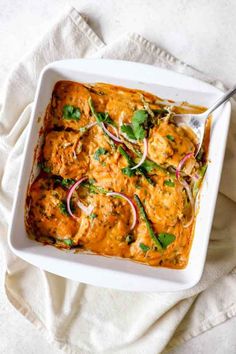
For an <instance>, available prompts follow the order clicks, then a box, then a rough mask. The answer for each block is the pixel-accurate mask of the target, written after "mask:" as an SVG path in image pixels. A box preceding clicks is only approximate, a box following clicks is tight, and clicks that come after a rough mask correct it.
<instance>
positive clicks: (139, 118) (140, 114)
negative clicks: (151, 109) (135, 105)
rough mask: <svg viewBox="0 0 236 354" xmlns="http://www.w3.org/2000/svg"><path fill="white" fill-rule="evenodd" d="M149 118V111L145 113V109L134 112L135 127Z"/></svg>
mask: <svg viewBox="0 0 236 354" xmlns="http://www.w3.org/2000/svg"><path fill="white" fill-rule="evenodd" d="M147 118H148V113H147V111H145V110H144V109H140V110H138V111H135V112H134V115H133V117H132V124H133V125H134V126H135V125H140V124H143V123H145V122H146V121H147Z"/></svg>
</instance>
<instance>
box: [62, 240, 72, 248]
mask: <svg viewBox="0 0 236 354" xmlns="http://www.w3.org/2000/svg"><path fill="white" fill-rule="evenodd" d="M63 242H64V243H65V244H66V245H67V246H70V247H71V246H72V245H73V241H72V240H70V239H67V240H63Z"/></svg>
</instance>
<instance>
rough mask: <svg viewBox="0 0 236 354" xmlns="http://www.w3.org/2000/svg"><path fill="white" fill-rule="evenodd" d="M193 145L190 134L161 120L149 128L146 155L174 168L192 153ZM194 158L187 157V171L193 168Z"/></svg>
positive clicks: (158, 162)
mask: <svg viewBox="0 0 236 354" xmlns="http://www.w3.org/2000/svg"><path fill="white" fill-rule="evenodd" d="M194 151H195V145H194V140H193V137H192V134H191V133H190V132H189V131H188V130H186V129H185V128H182V127H176V126H175V125H174V124H171V123H167V122H162V123H161V124H160V125H159V126H155V127H154V128H153V129H151V132H150V136H149V139H148V156H149V157H150V158H151V159H152V160H153V161H155V162H156V163H157V164H160V165H171V166H174V167H175V168H176V167H177V166H178V164H179V162H180V161H181V160H182V159H183V157H184V156H185V155H187V154H188V153H194ZM194 163H195V159H194V158H192V159H189V160H188V161H187V162H186V165H185V168H186V169H187V170H188V172H191V171H190V170H191V169H192V168H193V166H194Z"/></svg>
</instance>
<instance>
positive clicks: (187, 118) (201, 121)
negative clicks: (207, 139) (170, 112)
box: [174, 85, 236, 156]
mask: <svg viewBox="0 0 236 354" xmlns="http://www.w3.org/2000/svg"><path fill="white" fill-rule="evenodd" d="M235 93H236V85H235V86H234V87H233V88H232V89H230V90H229V91H227V92H226V93H225V94H224V95H223V96H221V97H220V98H219V99H218V100H217V101H216V102H215V104H213V105H212V106H211V107H210V108H208V110H207V111H205V112H204V113H200V114H176V115H174V121H175V123H176V124H177V125H178V126H181V125H182V126H183V125H185V126H188V127H190V128H191V129H192V130H193V131H194V133H195V134H196V136H197V138H198V144H197V151H196V154H195V156H196V155H197V154H198V153H199V151H200V149H201V146H202V142H203V138H204V132H205V124H206V120H207V118H208V117H209V115H210V114H211V113H212V112H214V110H216V109H217V108H218V107H219V106H220V105H222V104H223V103H224V102H226V101H228V100H229V98H230V97H231V96H233V95H234V94H235Z"/></svg>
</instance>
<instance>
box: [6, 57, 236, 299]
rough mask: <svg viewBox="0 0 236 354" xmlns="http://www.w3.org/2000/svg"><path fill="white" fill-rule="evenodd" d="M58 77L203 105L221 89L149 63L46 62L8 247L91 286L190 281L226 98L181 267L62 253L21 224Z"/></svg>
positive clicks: (214, 189) (210, 201)
mask: <svg viewBox="0 0 236 354" xmlns="http://www.w3.org/2000/svg"><path fill="white" fill-rule="evenodd" d="M59 80H72V81H78V82H88V83H89V82H91V83H95V82H107V83H111V84H118V85H121V86H126V87H130V88H137V89H142V90H145V91H150V92H152V93H154V94H156V95H158V96H160V97H162V98H167V99H172V100H175V101H188V102H189V103H192V104H197V105H203V106H209V105H210V104H211V103H212V102H214V100H215V99H216V98H217V97H219V95H220V94H221V92H220V91H219V90H218V89H216V88H215V87H213V86H211V85H209V84H206V83H204V82H201V81H199V80H196V79H193V78H190V77H187V76H184V75H181V74H177V73H175V72H172V71H168V70H165V69H161V68H157V67H154V66H150V65H144V64H138V63H132V62H125V61H115V60H102V59H75V60H64V61H58V62H54V63H51V64H49V65H48V66H46V67H45V68H44V70H43V71H42V73H41V75H40V78H39V82H38V87H37V91H36V95H35V100H34V106H33V110H32V115H31V119H30V123H29V127H28V136H27V139H26V144H25V149H24V153H23V163H22V168H21V171H20V176H19V180H18V185H17V189H16V195H15V201H14V206H13V213H12V221H11V225H10V228H9V235H8V240H9V245H10V248H11V250H12V251H13V252H14V253H15V254H16V255H17V256H19V257H21V258H23V259H24V260H25V261H27V262H29V263H31V264H33V265H35V266H37V267H39V268H42V269H44V270H47V271H49V272H51V273H54V274H58V275H60V276H63V277H66V278H70V279H73V280H76V281H81V282H84V283H89V284H93V285H97V286H103V287H111V288H117V289H123V290H129V291H158V292H164V291H177V290H181V289H187V288H190V287H192V286H194V285H195V284H196V283H197V282H198V281H199V280H200V278H201V275H202V272H203V268H204V263H205V258H206V253H207V247H208V242H209V236H210V231H211V226H212V220H213V215H214V209H215V203H216V198H217V193H218V187H219V181H220V176H221V170H222V164H223V159H224V152H225V146H226V140H227V132H228V127H229V121H230V111H231V106H230V103H227V104H225V105H224V106H223V107H221V108H219V109H218V110H217V111H216V112H215V113H214V114H213V120H212V129H211V140H210V149H209V160H210V163H209V167H208V169H207V173H206V176H205V180H204V183H203V187H202V190H201V195H200V209H199V213H198V215H197V220H196V227H195V232H194V239H193V243H192V248H191V252H190V256H189V262H188V265H187V267H186V268H185V269H182V270H175V269H168V268H155V267H151V266H147V265H144V264H140V263H136V262H132V261H130V260H127V259H120V258H111V257H104V256H99V255H89V254H83V253H77V254H74V253H72V252H63V251H61V250H58V249H56V248H54V247H52V246H47V247H45V246H43V245H42V244H41V243H38V242H36V241H32V240H30V239H29V238H28V236H27V234H26V230H25V223H24V210H25V198H26V192H27V186H28V182H29V179H30V174H31V170H32V165H33V163H34V150H35V148H36V146H37V143H38V140H39V131H40V128H41V127H42V124H43V120H42V119H41V120H39V119H38V117H43V116H44V113H45V110H46V107H47V105H48V103H49V101H50V99H51V94H52V91H53V88H54V85H55V83H56V82H57V81H59Z"/></svg>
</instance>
